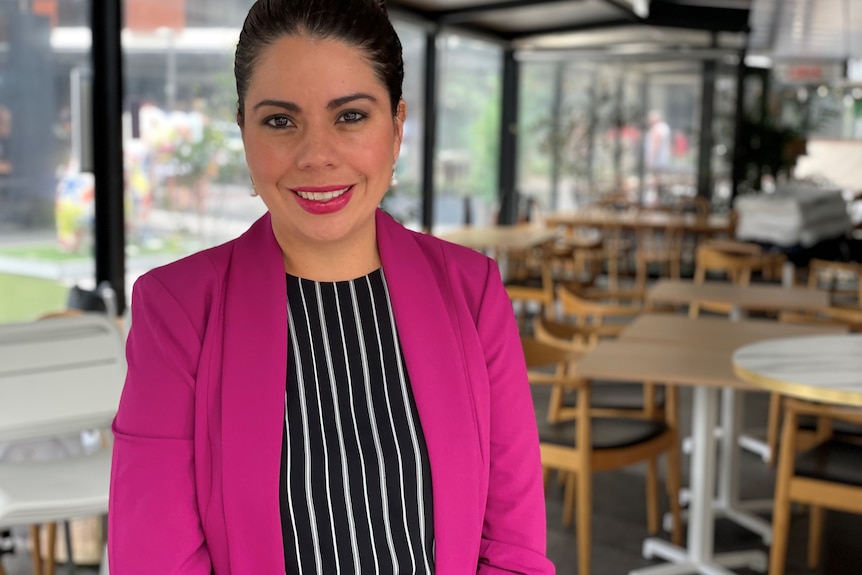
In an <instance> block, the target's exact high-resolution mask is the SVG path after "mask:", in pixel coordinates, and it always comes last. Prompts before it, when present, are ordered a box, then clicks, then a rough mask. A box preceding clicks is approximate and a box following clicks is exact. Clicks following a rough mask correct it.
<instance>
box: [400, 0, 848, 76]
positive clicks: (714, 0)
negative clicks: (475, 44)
mask: <svg viewBox="0 0 862 575" xmlns="http://www.w3.org/2000/svg"><path fill="white" fill-rule="evenodd" d="M388 5H389V7H390V10H392V11H393V12H398V13H401V14H404V15H408V16H413V17H417V18H420V19H421V20H423V21H425V22H430V23H433V24H437V25H440V26H443V27H450V26H452V27H457V28H459V29H461V30H467V31H471V32H474V33H477V34H481V35H483V36H489V37H492V38H496V39H499V40H502V41H505V42H511V44H512V45H513V46H514V47H515V48H516V49H517V50H518V51H519V52H540V51H571V50H594V51H595V50H601V51H605V52H608V53H617V54H621V55H626V54H627V55H641V56H643V55H648V54H657V53H662V52H664V53H668V52H671V53H676V54H677V56H678V55H679V53H681V52H685V53H688V54H691V55H692V56H693V57H697V54H704V53H706V54H710V53H714V52H715V51H716V50H719V51H722V50H724V51H732V52H734V53H738V52H739V51H740V50H741V49H742V48H743V47H746V49H747V53H748V54H750V55H755V56H765V57H768V58H770V59H772V60H790V61H811V60H835V61H842V62H844V61H847V60H848V59H862V2H860V1H859V0H389V1H388Z"/></svg>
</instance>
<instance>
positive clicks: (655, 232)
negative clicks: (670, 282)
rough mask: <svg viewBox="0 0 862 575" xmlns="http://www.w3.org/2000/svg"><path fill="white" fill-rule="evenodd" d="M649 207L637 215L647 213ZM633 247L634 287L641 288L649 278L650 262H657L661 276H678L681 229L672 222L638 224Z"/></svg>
mask: <svg viewBox="0 0 862 575" xmlns="http://www.w3.org/2000/svg"><path fill="white" fill-rule="evenodd" d="M650 211H654V210H650V209H643V210H641V211H640V212H639V213H638V215H639V216H640V215H642V214H647V213H649V212H650ZM636 237H637V246H636V248H635V266H636V276H635V288H636V289H639V290H643V289H645V288H646V282H647V280H648V279H649V267H650V264H659V266H660V268H661V271H660V276H661V277H670V278H672V279H679V278H680V267H681V264H682V239H683V229H682V227H681V226H679V225H674V224H673V223H672V222H670V223H668V225H666V226H664V227H658V228H656V227H652V226H639V227H638V228H637V232H636Z"/></svg>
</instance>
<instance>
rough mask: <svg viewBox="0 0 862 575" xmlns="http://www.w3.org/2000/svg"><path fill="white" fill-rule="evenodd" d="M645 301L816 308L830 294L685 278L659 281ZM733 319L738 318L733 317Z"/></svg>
mask: <svg viewBox="0 0 862 575" xmlns="http://www.w3.org/2000/svg"><path fill="white" fill-rule="evenodd" d="M646 298H647V301H648V302H652V303H664V304H674V305H688V304H690V303H692V302H696V301H699V302H704V301H709V302H721V303H728V304H730V305H732V306H733V307H734V308H736V311H735V314H736V315H737V316H739V315H740V314H741V312H742V310H752V309H753V310H759V311H817V310H821V309H824V308H827V307H829V294H828V293H827V292H824V291H822V290H812V289H809V288H804V287H792V286H788V287H785V286H780V285H774V284H752V285H747V286H740V285H733V284H731V283H728V282H704V283H702V284H696V283H694V282H692V281H684V280H659V281H657V282H656V283H655V284H654V285H653V286H652V287H651V288H650V289H649V290H648V291H647V294H646ZM734 319H738V317H737V318H734Z"/></svg>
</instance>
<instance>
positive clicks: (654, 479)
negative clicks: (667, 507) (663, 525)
mask: <svg viewBox="0 0 862 575" xmlns="http://www.w3.org/2000/svg"><path fill="white" fill-rule="evenodd" d="M646 516H647V531H648V532H649V534H650V535H655V534H656V533H658V462H657V461H656V460H655V458H653V459H650V460H649V461H647V472H646Z"/></svg>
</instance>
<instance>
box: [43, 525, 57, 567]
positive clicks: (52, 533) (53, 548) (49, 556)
mask: <svg viewBox="0 0 862 575" xmlns="http://www.w3.org/2000/svg"><path fill="white" fill-rule="evenodd" d="M46 528H47V529H48V541H47V543H46V549H45V558H46V559H45V575H54V573H55V572H56V570H57V567H56V552H57V524H56V523H49V524H48V525H46Z"/></svg>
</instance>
